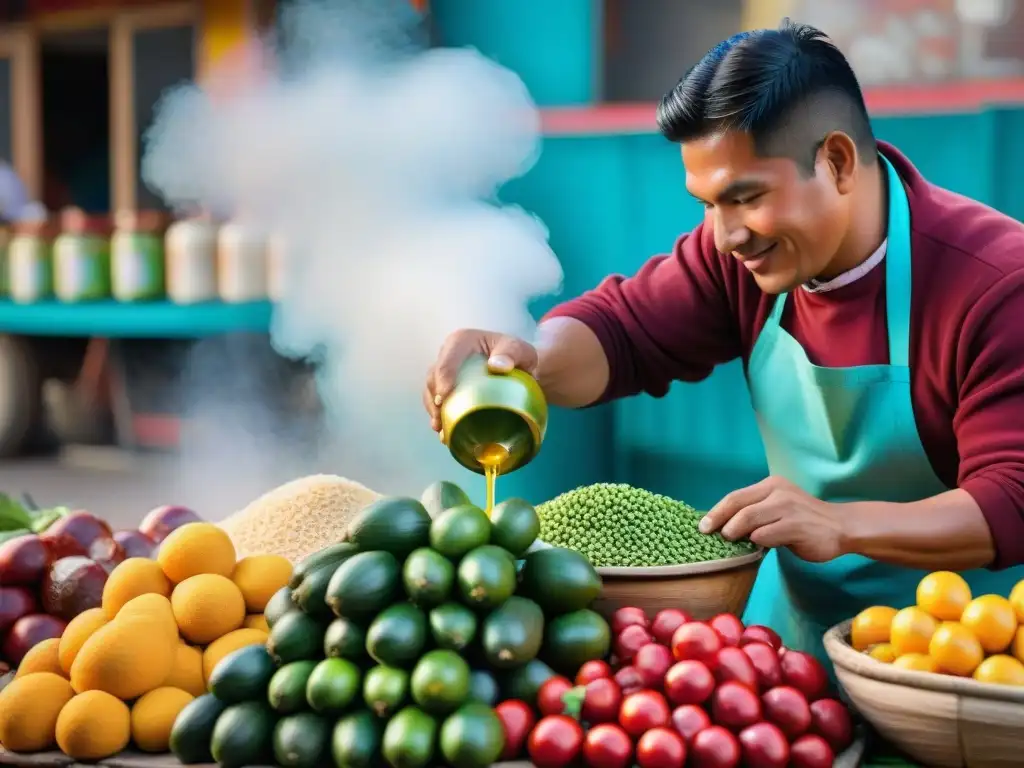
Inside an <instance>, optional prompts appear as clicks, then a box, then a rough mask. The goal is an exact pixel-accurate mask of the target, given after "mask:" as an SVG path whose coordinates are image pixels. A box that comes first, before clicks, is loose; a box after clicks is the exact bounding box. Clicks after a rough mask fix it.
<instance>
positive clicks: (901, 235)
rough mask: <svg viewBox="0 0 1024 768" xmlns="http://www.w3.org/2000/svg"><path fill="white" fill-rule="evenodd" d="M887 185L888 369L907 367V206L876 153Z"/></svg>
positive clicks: (895, 178)
mask: <svg viewBox="0 0 1024 768" xmlns="http://www.w3.org/2000/svg"><path fill="white" fill-rule="evenodd" d="M878 157H879V159H880V160H881V161H882V166H883V168H884V169H885V171H886V176H887V178H888V181H889V234H888V238H889V240H888V245H887V246H886V253H885V316H886V326H887V329H888V333H889V365H892V366H898V367H903V368H905V367H906V366H908V365H909V364H910V293H911V269H910V203H909V202H908V201H907V191H906V190H905V189H904V188H903V182H902V181H901V180H900V177H899V174H898V173H896V169H895V168H893V167H892V163H890V162H889V160H888V159H887V158H886V157H885V156H884V155H882V154H881V153H879V155H878Z"/></svg>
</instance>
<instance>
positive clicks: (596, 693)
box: [580, 677, 622, 723]
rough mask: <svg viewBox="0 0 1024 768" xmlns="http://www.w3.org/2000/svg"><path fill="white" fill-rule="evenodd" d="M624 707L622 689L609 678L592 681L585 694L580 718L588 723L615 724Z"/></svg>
mask: <svg viewBox="0 0 1024 768" xmlns="http://www.w3.org/2000/svg"><path fill="white" fill-rule="evenodd" d="M621 706H622V689H621V688H619V685H618V683H616V682H615V681H614V680H612V679H611V678H609V677H599V678H598V679H597V680H591V681H590V682H589V683H587V687H586V689H585V692H584V694H583V708H582V710H581V711H580V717H581V718H582V719H583V720H584V722H587V723H614V722H615V721H616V720H617V719H618V717H619V707H621Z"/></svg>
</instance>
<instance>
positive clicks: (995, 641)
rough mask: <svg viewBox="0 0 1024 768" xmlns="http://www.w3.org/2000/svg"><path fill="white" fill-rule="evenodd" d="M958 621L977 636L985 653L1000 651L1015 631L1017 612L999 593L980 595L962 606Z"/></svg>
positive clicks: (1011, 638) (1004, 647)
mask: <svg viewBox="0 0 1024 768" xmlns="http://www.w3.org/2000/svg"><path fill="white" fill-rule="evenodd" d="M960 623H961V624H963V625H964V626H965V627H967V628H968V629H969V630H971V632H973V633H974V636H975V637H976V638H978V641H979V642H980V643H981V647H982V648H984V649H985V652H986V653H1002V652H1003V651H1005V650H1006V649H1007V648H1009V647H1010V643H1011V642H1012V641H1013V636H1014V633H1016V631H1017V613H1016V612H1015V611H1014V610H1013V606H1012V605H1010V601H1009V600H1007V599H1006V598H1005V597H1001V596H1000V595H981V596H980V597H976V598H974V599H973V600H971V602H969V603H968V604H967V607H966V608H964V612H963V615H962V616H961V617H960Z"/></svg>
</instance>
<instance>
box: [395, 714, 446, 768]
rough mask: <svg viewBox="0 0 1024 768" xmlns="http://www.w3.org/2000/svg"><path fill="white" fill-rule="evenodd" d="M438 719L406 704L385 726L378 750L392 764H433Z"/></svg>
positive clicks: (417, 767) (409, 767)
mask: <svg viewBox="0 0 1024 768" xmlns="http://www.w3.org/2000/svg"><path fill="white" fill-rule="evenodd" d="M436 742H437V721H436V720H434V718H432V717H431V716H430V715H428V714H427V713H426V712H424V711H423V710H422V709H418V708H417V707H406V708H405V709H403V710H401V711H400V712H399V713H398V714H396V715H395V716H394V717H392V718H391V720H390V722H388V724H387V727H386V728H385V729H384V739H383V743H382V747H381V751H382V752H383V753H384V759H385V760H387V761H388V763H389V764H390V765H391V766H392V768H426V767H427V766H429V765H432V764H433V761H434V748H435V746H436Z"/></svg>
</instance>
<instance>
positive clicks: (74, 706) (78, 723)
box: [57, 691, 131, 760]
mask: <svg viewBox="0 0 1024 768" xmlns="http://www.w3.org/2000/svg"><path fill="white" fill-rule="evenodd" d="M130 738H131V714H130V713H129V712H128V705H127V704H125V703H124V702H123V701H121V700H120V699H118V698H117V697H115V696H111V695H110V694H109V693H105V692H103V691H86V692H85V693H80V694H78V695H77V696H75V698H73V699H72V700H71V701H69V702H68V703H67V704H65V705H64V709H62V710H61V711H60V716H59V717H58V718H57V746H59V747H60V748H61V751H62V752H63V753H64V754H66V755H67V756H68V757H71V758H74V759H75V760H103V759H104V758H107V757H110V756H111V755H116V754H117V753H118V752H120V751H121V750H122V749H124V748H125V747H127V746H128V740H129V739H130Z"/></svg>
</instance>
